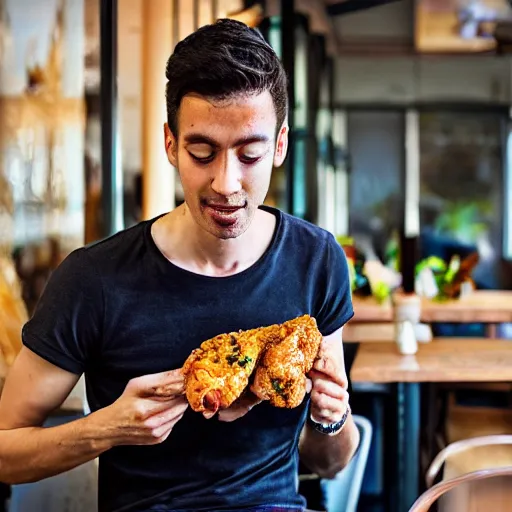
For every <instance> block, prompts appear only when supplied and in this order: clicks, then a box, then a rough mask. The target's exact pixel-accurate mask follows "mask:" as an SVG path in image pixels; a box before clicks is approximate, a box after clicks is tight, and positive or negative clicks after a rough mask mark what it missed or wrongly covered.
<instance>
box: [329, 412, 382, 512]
mask: <svg viewBox="0 0 512 512" xmlns="http://www.w3.org/2000/svg"><path fill="white" fill-rule="evenodd" d="M353 418H354V422H355V424H356V425H357V428H358V429H359V434H360V441H359V446H358V448H357V451H356V453H355V455H354V457H353V458H352V460H351V461H350V463H349V464H348V465H347V466H346V467H345V468H344V469H343V470H342V471H340V472H339V473H338V474H337V475H336V477H335V478H334V479H332V480H327V479H322V480H321V481H320V486H321V488H322V491H323V494H324V500H325V506H326V510H327V512H356V511H357V504H358V502H359V496H360V494H361V486H362V484H363V477H364V472H365V469H366V463H367V461H368V453H369V451H370V443H371V440H372V433H373V428H372V424H371V423H370V422H369V421H368V420H367V419H366V418H364V417H362V416H358V415H354V416H353Z"/></svg>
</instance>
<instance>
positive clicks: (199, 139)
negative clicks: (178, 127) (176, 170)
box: [184, 133, 269, 148]
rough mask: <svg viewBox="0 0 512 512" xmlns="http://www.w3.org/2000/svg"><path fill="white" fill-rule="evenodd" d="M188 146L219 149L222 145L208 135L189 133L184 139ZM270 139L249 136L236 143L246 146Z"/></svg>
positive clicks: (261, 136)
mask: <svg viewBox="0 0 512 512" xmlns="http://www.w3.org/2000/svg"><path fill="white" fill-rule="evenodd" d="M184 139H185V142H186V143H187V144H208V145H209V146H212V147H214V148H219V147H220V144H219V143H218V142H217V141H215V140H213V139H212V138H211V137H208V136H207V135H203V134H201V133H189V134H188V135H185V137H184ZM268 141H269V138H268V136H267V135H249V136H247V137H241V138H240V139H237V140H236V141H235V144H234V145H235V146H244V145H246V144H252V143H253V142H268Z"/></svg>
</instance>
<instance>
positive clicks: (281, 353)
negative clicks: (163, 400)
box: [183, 315, 322, 417]
mask: <svg viewBox="0 0 512 512" xmlns="http://www.w3.org/2000/svg"><path fill="white" fill-rule="evenodd" d="M321 339H322V337H321V334H320V332H319V331H318V329H317V327H316V321H315V319H314V318H312V317H310V316H308V315H305V316H302V317H299V318H296V319H293V320H290V321H288V322H285V323H284V324H281V325H271V326H268V327H260V328H257V329H251V330H248V331H239V332H231V333H228V334H220V335H218V336H216V337H214V338H212V339H210V340H207V341H205V342H203V343H202V344H201V346H200V347H199V348H197V349H195V350H194V351H193V352H192V353H191V354H190V356H189V357H188V358H187V360H186V361H185V364H184V366H183V373H184V376H185V392H186V396H187V400H188V402H189V404H190V406H191V408H192V409H193V410H194V411H196V412H203V413H206V416H207V417H211V416H213V415H214V414H215V413H216V412H217V411H218V410H219V409H226V408H228V407H229V406H230V405H231V404H233V402H234V401H235V400H237V399H238V398H239V397H240V396H241V395H242V393H243V392H244V391H245V390H246V389H247V388H248V386H249V382H250V378H251V376H252V375H253V374H254V373H255V381H254V385H253V389H252V390H253V392H254V393H255V394H257V395H258V396H259V397H261V398H262V399H264V400H270V402H271V403H272V404H273V405H275V406H277V407H295V406H297V405H299V404H300V403H301V402H302V400H303V398H304V395H305V392H306V376H305V373H307V372H308V371H309V370H310V369H311V366H312V365H313V361H314V359H315V357H316V354H317V353H318V348H319V346H320V341H321ZM260 363H261V364H260ZM255 370H256V372H254V371H255Z"/></svg>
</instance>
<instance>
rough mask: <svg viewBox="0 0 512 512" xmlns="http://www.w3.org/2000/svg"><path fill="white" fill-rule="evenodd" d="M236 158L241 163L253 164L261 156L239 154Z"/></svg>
mask: <svg viewBox="0 0 512 512" xmlns="http://www.w3.org/2000/svg"><path fill="white" fill-rule="evenodd" d="M238 159H239V160H240V162H242V163H243V164H247V165H250V164H255V163H256V162H257V161H258V160H260V159H261V156H245V155H240V156H239V157H238Z"/></svg>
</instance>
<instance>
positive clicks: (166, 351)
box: [0, 20, 358, 512]
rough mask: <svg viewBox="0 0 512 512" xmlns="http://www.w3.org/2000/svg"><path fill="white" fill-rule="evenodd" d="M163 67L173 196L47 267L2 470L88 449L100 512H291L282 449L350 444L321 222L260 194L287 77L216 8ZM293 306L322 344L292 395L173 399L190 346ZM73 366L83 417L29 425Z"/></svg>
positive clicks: (291, 312) (329, 243)
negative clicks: (208, 412)
mask: <svg viewBox="0 0 512 512" xmlns="http://www.w3.org/2000/svg"><path fill="white" fill-rule="evenodd" d="M166 75H167V79H168V86H167V98H166V100H167V110H168V124H166V126H165V138H164V140H165V147H166V150H167V154H168V157H169V161H170V162H171V163H172V164H173V165H175V166H176V167H177V169H178V170H179V173H180V177H181V181H182V184H183V190H184V193H185V203H184V204H183V205H182V206H180V207H178V208H176V209H175V210H173V211H172V212H170V213H168V214H166V215H162V216H160V217H158V218H156V219H153V220H150V221H147V222H142V223H140V224H138V225H136V226H135V227H132V228H130V229H128V230H125V231H123V232H121V233H118V234H116V235H115V236H113V237H110V238H109V239H107V240H104V241H101V242H99V243H97V244H95V245H93V246H89V247H86V248H81V249H79V250H77V251H75V252H73V253H72V254H71V255H70V256H69V257H68V258H67V259H66V260H65V261H64V262H63V263H62V265H61V266H60V267H59V268H58V269H57V270H56V271H55V272H54V274H53V275H52V278H51V280H50V281H49V283H48V285H47V287H46V290H45V292H44V294H43V296H42V298H41V300H40V302H39V305H38V308H37V310H36V312H35V313H34V316H33V318H32V319H31V320H30V321H29V322H28V323H27V325H26V326H25V327H24V329H23V342H24V348H23V350H22V352H21V354H20V355H19V357H18V359H17V361H16V362H15V364H14V366H13V368H12V370H11V372H10V375H9V377H8V379H7V382H6V385H5V388H4V393H3V396H2V400H1V403H0V429H2V430H1V431H0V481H5V482H7V483H19V482H26V481H34V480H38V479H41V478H45V477H47V476H49V475H54V474H57V473H59V472H62V471H66V470H68V469H70V468H73V467H75V466H77V465H79V464H81V463H84V462H86V461H89V460H91V459H93V458H95V457H97V456H99V458H100V472H99V508H100V510H101V511H118V512H120V511H149V510H152V511H163V510H166V511H168V510H173V511H176V510H179V511H199V510H208V511H214V510H275V509H276V507H285V508H286V509H287V510H303V507H304V500H303V498H302V497H301V496H299V495H298V493H297V488H296V476H297V464H298V447H300V454H301V456H302V459H303V461H304V463H305V464H307V465H308V466H309V467H310V468H311V470H313V471H316V472H317V473H318V474H320V475H324V476H334V475H335V474H336V472H337V471H338V470H340V469H341V468H342V467H343V466H344V465H345V464H346V463H347V462H348V461H349V460H350V458H351V457H352V455H353V453H354V451H355V449H356V446H357V443H358V433H357V428H356V427H355V425H354V423H353V420H352V417H351V415H350V410H349V407H348V397H347V392H346V386H347V378H346V374H345V370H344V362H343V350H342V341H341V329H342V327H343V325H344V323H345V322H346V321H347V320H348V319H350V318H351V316H352V315H353V311H352V305H351V300H350V288H349V280H348V272H347V266H346V261H345V258H344V256H343V252H342V250H341V249H340V247H339V246H338V245H337V244H336V242H335V240H334V238H333V237H332V236H331V235H330V234H328V233H327V232H325V231H323V230H321V229H320V228H317V227H315V226H312V225H310V224H307V223H305V222H303V221H300V220H298V219H295V218H293V217H291V216H288V215H285V214H283V213H281V212H280V211H278V210H275V209H272V208H267V207H263V206H261V204H262V203H263V200H264V198H265V195H266V193H267V190H268V186H269V181H270V174H271V170H272V167H273V166H274V165H276V166H279V165H281V164H282V163H283V161H284V158H285V155H286V150H287V136H288V129H287V126H286V115H287V96H286V78H285V74H284V72H283V69H282V67H281V64H280V63H279V60H278V58H277V57H276V55H275V53H274V52H273V51H272V49H271V48H270V46H269V45H267V44H266V42H265V41H264V40H263V39H262V38H261V36H260V35H259V34H258V33H257V32H256V31H254V30H253V29H249V28H248V27H246V26H245V25H243V24H241V23H238V22H235V21H229V20H223V21H219V22H217V23H216V24H214V25H211V26H207V27H203V28H201V29H199V30H198V31H197V32H195V33H194V34H192V35H191V36H190V37H188V38H187V39H185V40H184V41H183V42H181V43H180V44H178V45H177V46H176V49H175V52H174V54H173V55H172V56H171V57H170V59H169V62H168V66H167V71H166ZM305 313H309V314H311V315H312V316H314V317H315V318H316V319H317V322H318V325H319V328H320V330H321V332H322V334H323V335H324V339H323V342H322V346H321V349H320V357H319V359H318V361H317V362H316V363H315V367H314V369H313V371H312V372H311V373H310V375H309V377H310V379H311V382H312V390H311V393H310V395H309V396H308V399H306V400H304V402H303V404H302V405H301V406H299V407H297V408H295V409H291V410H283V409H278V408H276V407H272V406H270V405H269V404H268V403H266V402H264V403H259V402H258V400H256V399H255V398H254V397H252V398H251V397H250V395H249V398H247V397H246V398H245V399H244V400H242V401H240V402H239V403H237V404H235V405H234V406H232V407H231V408H230V409H228V410H225V411H222V412H221V413H220V414H218V415H217V416H216V417H214V418H213V419H206V418H205V417H203V416H202V415H201V414H198V413H195V412H194V411H192V410H191V409H190V408H188V407H187V402H186V399H185V398H184V395H183V377H182V374H181V371H180V369H181V367H182V365H183V363H184V361H185V359H186V358H187V356H188V355H189V354H190V352H191V351H192V350H193V349H194V348H196V347H197V346H199V345H200V343H201V342H202V341H204V340H206V339H208V338H210V337H213V336H214V335H216V334H219V333H223V332H229V331H233V330H238V329H248V328H254V327H259V326H263V325H269V324H273V323H281V322H283V321H285V320H288V319H291V318H294V317H297V316H299V315H302V314H305ZM82 373H85V376H86V383H87V393H88V402H89V405H90V407H91V411H92V412H91V414H90V415H88V416H87V417H85V418H83V419H80V420H78V421H75V422H72V423H69V424H65V425H61V426H58V427H54V428H41V427H40V425H41V424H42V422H43V421H44V419H45V418H46V416H47V415H48V414H49V413H50V411H52V410H53V409H55V408H56V407H58V406H59V405H60V404H61V403H62V402H63V400H64V399H65V397H66V396H67V395H68V393H69V392H70V390H71V389H72V388H73V386H74V385H75V384H76V382H77V380H78V378H79V376H80V375H81V374H82ZM162 387H164V388H165V389H166V390H167V391H166V393H165V394H164V395H162V394H157V392H156V389H160V388H162ZM309 398H310V399H309ZM324 426H326V427H324Z"/></svg>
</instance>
